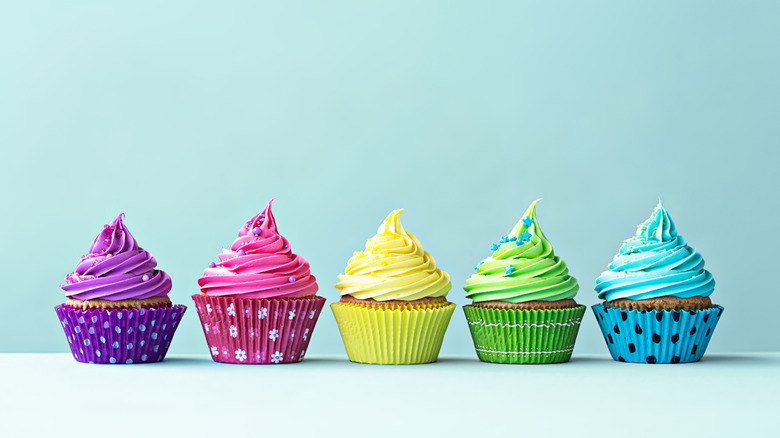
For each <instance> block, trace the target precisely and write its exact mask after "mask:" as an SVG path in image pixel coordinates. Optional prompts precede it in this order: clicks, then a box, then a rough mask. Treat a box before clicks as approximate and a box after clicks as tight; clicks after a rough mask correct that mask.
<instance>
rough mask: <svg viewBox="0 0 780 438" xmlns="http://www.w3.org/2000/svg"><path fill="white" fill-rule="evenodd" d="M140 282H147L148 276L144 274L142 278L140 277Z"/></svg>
mask: <svg viewBox="0 0 780 438" xmlns="http://www.w3.org/2000/svg"><path fill="white" fill-rule="evenodd" d="M141 281H149V276H148V275H145V274H144V276H143V277H141Z"/></svg>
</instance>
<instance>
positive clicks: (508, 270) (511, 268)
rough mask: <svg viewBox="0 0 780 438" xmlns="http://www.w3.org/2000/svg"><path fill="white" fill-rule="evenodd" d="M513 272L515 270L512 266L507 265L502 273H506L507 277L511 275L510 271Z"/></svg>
mask: <svg viewBox="0 0 780 438" xmlns="http://www.w3.org/2000/svg"><path fill="white" fill-rule="evenodd" d="M514 270H515V267H514V266H512V265H509V266H507V267H506V269H505V270H504V272H506V273H507V275H509V274H511V273H512V271H514Z"/></svg>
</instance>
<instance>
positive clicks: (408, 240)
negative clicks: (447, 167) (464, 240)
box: [331, 210, 455, 364]
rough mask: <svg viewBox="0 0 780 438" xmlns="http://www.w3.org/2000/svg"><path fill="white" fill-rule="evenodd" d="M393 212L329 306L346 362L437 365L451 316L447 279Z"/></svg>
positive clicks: (338, 286) (352, 265) (354, 259)
mask: <svg viewBox="0 0 780 438" xmlns="http://www.w3.org/2000/svg"><path fill="white" fill-rule="evenodd" d="M401 211H403V210H395V211H393V212H392V213H390V215H389V216H387V219H385V221H384V222H383V223H382V225H380V226H379V230H378V231H377V234H376V236H374V237H372V238H370V239H368V241H367V242H366V249H365V250H364V251H360V252H356V253H354V254H353V255H352V257H351V258H350V259H349V261H348V262H347V268H346V269H345V270H344V274H341V275H339V276H338V278H339V282H338V283H337V284H336V289H338V290H339V291H340V292H341V300H340V301H339V302H337V303H333V304H331V309H332V310H333V315H334V316H335V317H336V323H337V324H338V326H339V331H340V332H341V337H342V339H343V341H344V348H345V349H346V350H347V355H348V356H349V360H351V361H353V362H361V363H371V364H418V363H428V362H435V361H436V359H437V358H438V356H439V350H441V343H442V340H443V339H444V332H445V331H447V325H448V324H449V322H450V318H451V317H452V312H453V311H454V310H455V304H453V303H450V302H448V301H447V298H446V295H447V291H449V290H450V287H451V284H450V276H449V275H448V274H447V273H446V272H444V271H442V270H441V269H438V268H436V261H434V260H433V257H431V255H430V254H428V253H427V252H425V251H423V248H422V245H421V244H420V241H419V240H417V238H416V237H415V236H414V235H413V234H412V233H409V232H407V231H405V230H404V228H403V226H402V225H401V219H400V215H401Z"/></svg>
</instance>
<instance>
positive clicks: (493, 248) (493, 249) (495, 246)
mask: <svg viewBox="0 0 780 438" xmlns="http://www.w3.org/2000/svg"><path fill="white" fill-rule="evenodd" d="M500 246H501V245H499V244H497V243H494V244H493V245H491V246H490V250H491V251H495V250H497V249H498V248H499V247H500Z"/></svg>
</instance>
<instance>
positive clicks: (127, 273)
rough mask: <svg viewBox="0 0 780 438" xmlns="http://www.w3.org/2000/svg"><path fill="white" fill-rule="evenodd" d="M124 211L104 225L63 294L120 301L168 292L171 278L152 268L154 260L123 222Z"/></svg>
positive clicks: (77, 297) (85, 298)
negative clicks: (139, 244)
mask: <svg viewBox="0 0 780 438" xmlns="http://www.w3.org/2000/svg"><path fill="white" fill-rule="evenodd" d="M123 217H124V213H122V214H120V215H119V216H117V218H116V219H114V221H113V222H111V223H110V224H108V225H104V226H103V231H101V232H100V234H98V236H97V237H96V238H95V241H94V242H92V246H90V247H89V254H87V255H85V256H83V257H81V260H79V263H78V265H77V266H76V270H75V271H73V272H72V273H70V274H68V276H67V277H65V284H61V285H60V287H61V288H62V289H63V290H64V291H65V296H66V297H69V298H76V299H79V300H92V299H102V300H109V301H119V300H128V299H137V300H141V299H145V298H151V297H160V296H164V295H167V294H168V292H170V291H171V287H172V284H173V283H172V282H171V277H170V276H168V274H166V273H165V272H163V271H160V270H157V269H154V268H155V266H157V261H156V260H155V259H154V257H152V255H151V254H149V252H148V251H146V250H144V249H143V248H140V247H139V246H138V243H136V241H135V239H133V236H132V235H130V231H128V230H127V227H125V224H124V223H122V218H123Z"/></svg>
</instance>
